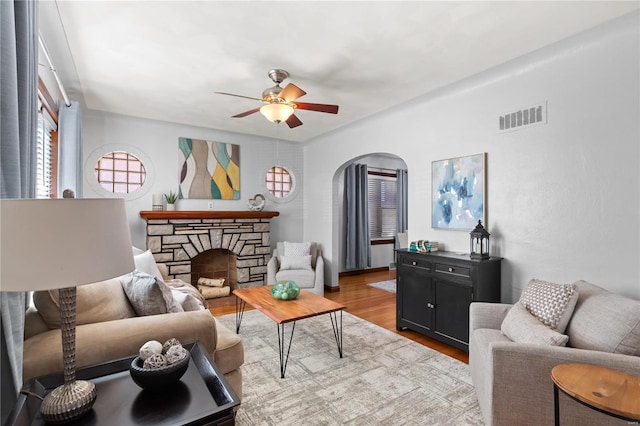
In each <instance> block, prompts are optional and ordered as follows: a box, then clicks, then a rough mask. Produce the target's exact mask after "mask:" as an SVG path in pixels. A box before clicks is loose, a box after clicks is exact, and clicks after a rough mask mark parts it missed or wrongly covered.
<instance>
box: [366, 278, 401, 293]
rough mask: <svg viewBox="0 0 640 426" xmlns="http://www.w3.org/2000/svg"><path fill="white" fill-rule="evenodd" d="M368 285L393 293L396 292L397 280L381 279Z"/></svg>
mask: <svg viewBox="0 0 640 426" xmlns="http://www.w3.org/2000/svg"><path fill="white" fill-rule="evenodd" d="M367 285H369V286H371V287H375V288H379V289H380V290H385V291H390V292H391V293H395V292H396V280H388V281H381V282H379V283H371V284H367Z"/></svg>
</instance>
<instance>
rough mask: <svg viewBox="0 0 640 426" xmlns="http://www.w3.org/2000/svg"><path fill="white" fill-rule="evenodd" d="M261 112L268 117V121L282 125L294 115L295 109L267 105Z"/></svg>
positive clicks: (284, 105)
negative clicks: (281, 123)
mask: <svg viewBox="0 0 640 426" xmlns="http://www.w3.org/2000/svg"><path fill="white" fill-rule="evenodd" d="M260 112H261V113H262V115H264V116H265V117H267V120H269V121H273V122H274V123H280V122H283V121H287V119H288V118H289V117H291V114H293V108H292V107H291V106H290V105H287V104H279V103H273V104H267V105H265V106H263V107H262V108H260Z"/></svg>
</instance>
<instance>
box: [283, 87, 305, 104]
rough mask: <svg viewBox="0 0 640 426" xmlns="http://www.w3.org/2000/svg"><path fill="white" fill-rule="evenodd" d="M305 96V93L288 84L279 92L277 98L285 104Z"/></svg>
mask: <svg viewBox="0 0 640 426" xmlns="http://www.w3.org/2000/svg"><path fill="white" fill-rule="evenodd" d="M306 94H307V92H305V91H304V90H302V89H301V88H299V87H298V86H296V85H295V84H292V83H289V84H287V86H286V87H285V88H284V89H282V92H280V94H279V95H278V96H279V97H281V98H282V99H284V100H286V101H287V102H291V101H292V100H294V99H298V98H299V97H301V96H304V95H306Z"/></svg>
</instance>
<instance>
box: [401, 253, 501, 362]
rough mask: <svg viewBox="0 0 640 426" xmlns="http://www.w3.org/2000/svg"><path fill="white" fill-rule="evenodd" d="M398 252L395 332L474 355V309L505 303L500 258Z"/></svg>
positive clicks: (459, 254)
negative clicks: (476, 305)
mask: <svg viewBox="0 0 640 426" xmlns="http://www.w3.org/2000/svg"><path fill="white" fill-rule="evenodd" d="M396 252H397V256H398V257H397V265H398V266H397V275H396V279H397V293H396V328H397V329H398V330H403V329H409V330H413V331H417V332H419V333H421V334H424V335H426V336H429V337H431V338H434V339H436V340H439V341H441V342H444V343H446V344H448V345H451V346H454V347H456V348H459V349H462V350H464V351H467V352H468V351H469V305H470V304H471V302H500V280H501V272H500V270H501V261H502V258H500V257H491V258H488V259H482V260H478V259H471V258H470V257H469V255H468V254H461V253H453V252H446V251H437V252H432V253H419V252H412V251H409V250H408V249H399V250H397V251H396Z"/></svg>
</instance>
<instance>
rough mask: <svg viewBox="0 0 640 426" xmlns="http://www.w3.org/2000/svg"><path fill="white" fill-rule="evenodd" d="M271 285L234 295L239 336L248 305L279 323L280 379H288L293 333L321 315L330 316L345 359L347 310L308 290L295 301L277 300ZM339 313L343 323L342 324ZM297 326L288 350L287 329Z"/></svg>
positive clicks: (301, 291) (337, 342)
mask: <svg viewBox="0 0 640 426" xmlns="http://www.w3.org/2000/svg"><path fill="white" fill-rule="evenodd" d="M271 287H273V286H271V285H269V286H259V287H249V288H242V289H237V290H234V291H233V294H235V295H236V333H238V334H239V333H240V324H241V323H242V316H243V314H244V308H245V306H246V304H249V305H251V306H253V307H254V308H256V309H257V310H259V311H260V312H262V313H263V314H264V315H266V316H267V317H269V318H271V319H272V320H273V321H275V323H276V326H277V329H278V351H279V355H280V377H281V378H283V379H284V373H285V371H286V369H287V361H289V351H290V350H291V342H292V341H293V332H294V331H295V328H296V321H298V320H301V319H305V318H310V317H315V316H317V315H324V314H329V317H330V318H331V326H332V327H333V334H334V337H335V338H336V344H337V345H338V353H339V354H340V358H342V311H343V310H344V309H345V308H346V306H344V305H341V304H339V303H336V302H334V301H333V300H329V299H325V298H324V297H321V296H318V295H316V294H314V293H311V292H309V291H306V290H300V294H299V295H298V297H297V298H296V299H294V300H276V299H274V297H273V296H272V295H271ZM338 312H340V319H339V322H338ZM289 322H290V323H293V325H292V327H291V336H290V337H289V343H288V345H286V347H285V343H286V342H285V340H286V339H285V333H284V331H285V330H284V326H285V324H286V323H289Z"/></svg>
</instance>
